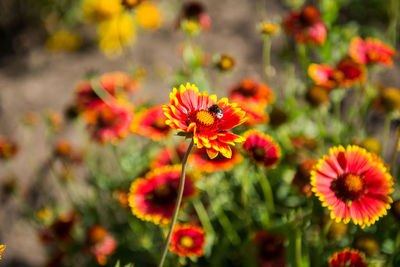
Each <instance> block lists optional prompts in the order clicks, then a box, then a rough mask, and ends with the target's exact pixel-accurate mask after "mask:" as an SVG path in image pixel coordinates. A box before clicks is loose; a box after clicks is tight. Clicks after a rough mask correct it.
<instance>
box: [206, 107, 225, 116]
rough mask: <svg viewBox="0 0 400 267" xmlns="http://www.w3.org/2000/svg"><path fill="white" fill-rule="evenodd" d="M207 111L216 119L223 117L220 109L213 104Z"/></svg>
mask: <svg viewBox="0 0 400 267" xmlns="http://www.w3.org/2000/svg"><path fill="white" fill-rule="evenodd" d="M208 111H209V112H211V113H212V114H213V115H214V116H216V117H217V118H218V119H222V117H223V116H224V113H223V112H222V109H221V108H220V107H219V106H218V105H215V104H214V105H212V106H211V107H209V108H208Z"/></svg>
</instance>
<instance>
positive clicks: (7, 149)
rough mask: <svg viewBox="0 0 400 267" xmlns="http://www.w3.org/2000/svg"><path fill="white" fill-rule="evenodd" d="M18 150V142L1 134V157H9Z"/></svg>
mask: <svg viewBox="0 0 400 267" xmlns="http://www.w3.org/2000/svg"><path fill="white" fill-rule="evenodd" d="M17 152H18V146H17V144H16V143H15V142H14V141H12V140H10V139H9V138H7V137H5V136H0V159H9V158H12V157H14V156H15V155H16V154H17Z"/></svg>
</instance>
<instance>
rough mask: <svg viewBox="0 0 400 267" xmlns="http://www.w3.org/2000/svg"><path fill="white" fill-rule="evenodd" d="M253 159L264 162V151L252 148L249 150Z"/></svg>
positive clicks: (260, 148)
mask: <svg viewBox="0 0 400 267" xmlns="http://www.w3.org/2000/svg"><path fill="white" fill-rule="evenodd" d="M251 152H252V154H253V157H254V159H255V160H256V161H264V159H265V149H264V148H262V147H258V146H257V147H253V148H252V149H251Z"/></svg>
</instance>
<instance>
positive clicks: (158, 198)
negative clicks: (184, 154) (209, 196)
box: [129, 165, 197, 224]
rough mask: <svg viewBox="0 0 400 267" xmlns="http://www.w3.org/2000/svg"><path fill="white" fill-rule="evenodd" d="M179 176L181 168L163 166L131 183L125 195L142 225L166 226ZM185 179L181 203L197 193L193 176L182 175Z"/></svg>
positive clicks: (172, 207)
mask: <svg viewBox="0 0 400 267" xmlns="http://www.w3.org/2000/svg"><path fill="white" fill-rule="evenodd" d="M180 176H181V166H179V165H174V166H164V167H161V168H158V169H155V170H153V171H151V172H149V173H147V174H146V177H145V178H138V179H136V180H135V181H133V182H132V185H131V189H130V193H129V206H130V207H131V209H132V213H133V214H134V215H135V216H137V217H138V218H140V219H142V220H145V221H152V222H154V223H155V224H168V223H169V222H170V220H171V217H172V214H173V212H174V207H175V202H176V198H177V196H178V187H179V181H180ZM186 179H187V180H186V183H185V187H184V191H183V199H184V200H185V199H188V198H191V197H193V196H195V195H196V193H197V190H196V188H195V186H194V176H193V174H191V173H188V174H186Z"/></svg>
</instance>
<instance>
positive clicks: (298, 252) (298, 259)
mask: <svg viewBox="0 0 400 267" xmlns="http://www.w3.org/2000/svg"><path fill="white" fill-rule="evenodd" d="M295 253H296V254H295V257H296V266H297V267H301V266H302V264H301V262H302V261H301V231H300V227H297V229H296V240H295Z"/></svg>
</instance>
